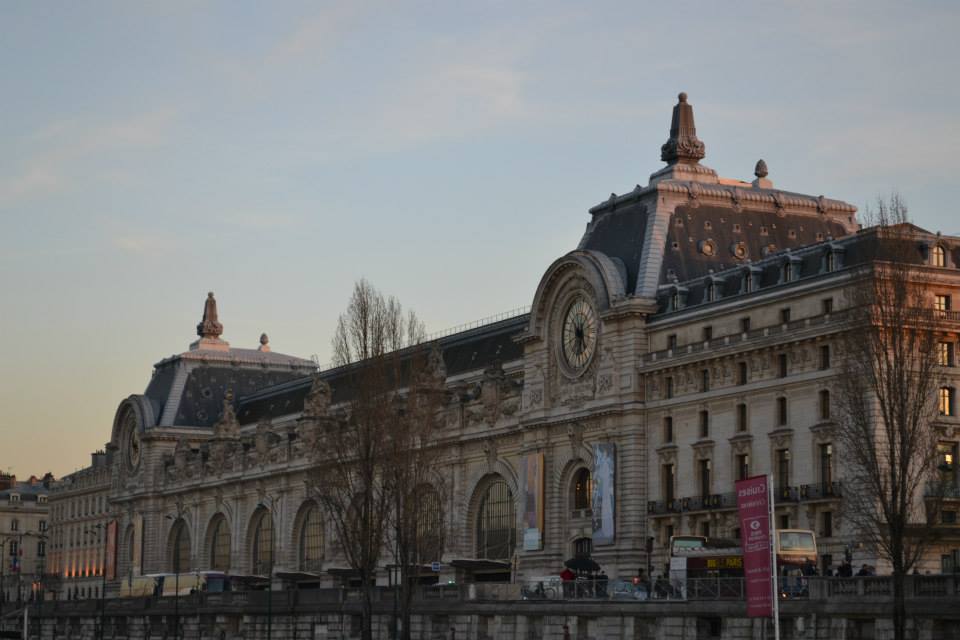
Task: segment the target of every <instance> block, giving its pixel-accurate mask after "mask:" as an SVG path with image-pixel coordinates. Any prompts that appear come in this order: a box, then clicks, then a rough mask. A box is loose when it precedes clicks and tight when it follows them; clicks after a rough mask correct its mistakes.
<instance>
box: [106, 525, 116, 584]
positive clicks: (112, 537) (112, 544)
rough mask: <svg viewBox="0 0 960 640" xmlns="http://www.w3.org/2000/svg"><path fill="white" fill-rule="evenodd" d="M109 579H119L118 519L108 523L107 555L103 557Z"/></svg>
mask: <svg viewBox="0 0 960 640" xmlns="http://www.w3.org/2000/svg"><path fill="white" fill-rule="evenodd" d="M103 565H104V571H106V574H107V580H116V579H117V521H116V520H111V521H110V523H109V524H108V525H107V557H106V558H104V559H103Z"/></svg>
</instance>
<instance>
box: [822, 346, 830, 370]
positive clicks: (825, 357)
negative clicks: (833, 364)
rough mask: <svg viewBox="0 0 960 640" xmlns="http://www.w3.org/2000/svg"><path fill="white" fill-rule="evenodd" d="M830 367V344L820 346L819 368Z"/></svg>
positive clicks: (825, 368)
mask: <svg viewBox="0 0 960 640" xmlns="http://www.w3.org/2000/svg"><path fill="white" fill-rule="evenodd" d="M829 368H830V345H828V344H824V345H821V346H820V370H821V371H826V370H827V369H829Z"/></svg>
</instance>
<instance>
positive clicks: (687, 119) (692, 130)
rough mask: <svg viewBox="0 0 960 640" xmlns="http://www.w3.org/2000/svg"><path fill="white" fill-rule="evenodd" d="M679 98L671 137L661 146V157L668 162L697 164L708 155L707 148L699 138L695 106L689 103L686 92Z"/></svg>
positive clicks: (671, 123)
mask: <svg viewBox="0 0 960 640" xmlns="http://www.w3.org/2000/svg"><path fill="white" fill-rule="evenodd" d="M677 100H678V102H677V104H676V105H675V106H674V107H673V119H672V120H671V122H670V139H668V140H667V141H666V142H665V143H664V144H663V146H662V147H660V159H661V160H663V161H664V162H666V163H668V164H676V163H678V162H682V163H685V164H697V163H698V162H699V161H700V160H702V159H703V158H704V156H705V155H706V150H705V147H704V145H703V142H701V141H700V140H699V139H698V138H697V129H696V127H695V126H694V122H693V106H691V105H690V104H688V103H687V94H686V93H681V94H680V95H679V96H677Z"/></svg>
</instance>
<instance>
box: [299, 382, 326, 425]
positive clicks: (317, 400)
mask: <svg viewBox="0 0 960 640" xmlns="http://www.w3.org/2000/svg"><path fill="white" fill-rule="evenodd" d="M330 397H331V391H330V385H329V384H327V382H326V381H325V380H324V379H323V378H321V377H320V372H319V371H316V372H314V374H313V382H312V383H311V384H310V390H309V391H307V395H306V397H305V398H304V399H303V417H305V418H323V417H325V416H326V415H327V413H328V412H329V410H330Z"/></svg>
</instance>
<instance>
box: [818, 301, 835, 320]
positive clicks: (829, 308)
mask: <svg viewBox="0 0 960 640" xmlns="http://www.w3.org/2000/svg"><path fill="white" fill-rule="evenodd" d="M820 312H821V313H823V315H825V316H828V315H830V314H831V313H833V298H824V299H823V300H821V301H820Z"/></svg>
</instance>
